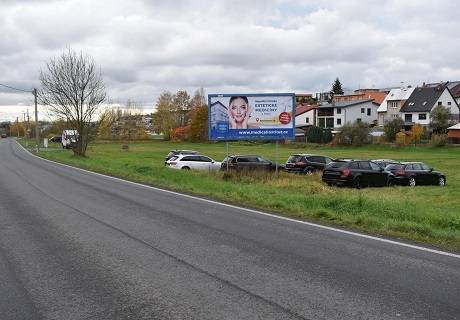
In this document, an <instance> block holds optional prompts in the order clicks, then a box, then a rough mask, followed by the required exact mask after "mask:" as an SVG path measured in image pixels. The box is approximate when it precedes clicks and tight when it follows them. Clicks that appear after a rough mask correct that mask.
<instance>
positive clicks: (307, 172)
mask: <svg viewBox="0 0 460 320" xmlns="http://www.w3.org/2000/svg"><path fill="white" fill-rule="evenodd" d="M304 172H305V174H307V175H309V176H311V175H312V174H313V170H311V169H306V170H305V171H304Z"/></svg>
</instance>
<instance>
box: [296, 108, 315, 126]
mask: <svg viewBox="0 0 460 320" xmlns="http://www.w3.org/2000/svg"><path fill="white" fill-rule="evenodd" d="M317 108H318V105H316V104H315V105H311V104H304V103H299V104H298V105H297V106H296V109H295V126H296V128H303V129H305V128H307V127H310V126H314V125H316V109H317Z"/></svg>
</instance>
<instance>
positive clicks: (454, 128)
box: [447, 123, 460, 130]
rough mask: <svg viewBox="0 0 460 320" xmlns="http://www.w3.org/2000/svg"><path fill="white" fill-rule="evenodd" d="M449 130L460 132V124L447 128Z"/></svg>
mask: <svg viewBox="0 0 460 320" xmlns="http://www.w3.org/2000/svg"><path fill="white" fill-rule="evenodd" d="M447 130H460V123H457V124H456V125H453V126H452V127H449V128H447Z"/></svg>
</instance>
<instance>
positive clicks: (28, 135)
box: [27, 108, 30, 139]
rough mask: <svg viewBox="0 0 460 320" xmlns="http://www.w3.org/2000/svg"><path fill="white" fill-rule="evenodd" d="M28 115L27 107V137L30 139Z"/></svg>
mask: <svg viewBox="0 0 460 320" xmlns="http://www.w3.org/2000/svg"><path fill="white" fill-rule="evenodd" d="M29 129H30V116H29V109H28V108H27V139H30V133H29Z"/></svg>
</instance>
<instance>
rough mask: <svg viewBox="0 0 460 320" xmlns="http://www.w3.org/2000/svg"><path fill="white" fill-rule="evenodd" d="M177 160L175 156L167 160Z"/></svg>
mask: <svg viewBox="0 0 460 320" xmlns="http://www.w3.org/2000/svg"><path fill="white" fill-rule="evenodd" d="M177 158H178V157H177V156H173V157H171V158H169V160H171V161H175V160H177Z"/></svg>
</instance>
